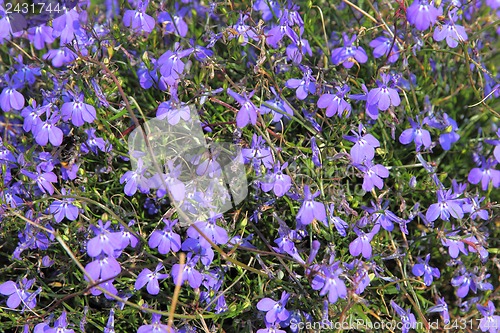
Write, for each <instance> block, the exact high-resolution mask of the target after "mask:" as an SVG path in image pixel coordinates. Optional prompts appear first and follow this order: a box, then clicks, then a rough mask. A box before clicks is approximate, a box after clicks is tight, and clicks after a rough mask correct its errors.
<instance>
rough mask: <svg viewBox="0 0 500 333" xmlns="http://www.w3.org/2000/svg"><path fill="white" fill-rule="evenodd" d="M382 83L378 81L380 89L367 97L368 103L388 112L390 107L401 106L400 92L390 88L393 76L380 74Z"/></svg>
mask: <svg viewBox="0 0 500 333" xmlns="http://www.w3.org/2000/svg"><path fill="white" fill-rule="evenodd" d="M380 76H381V77H382V82H380V81H379V80H377V85H378V88H373V89H372V90H370V92H369V93H368V96H367V97H366V103H367V104H369V105H376V106H377V108H378V109H379V110H381V111H385V110H387V109H388V108H389V107H390V106H398V105H399V104H401V99H400V98H399V94H398V91H397V90H396V89H394V88H391V87H389V86H388V84H389V80H390V79H391V76H390V75H389V74H380Z"/></svg>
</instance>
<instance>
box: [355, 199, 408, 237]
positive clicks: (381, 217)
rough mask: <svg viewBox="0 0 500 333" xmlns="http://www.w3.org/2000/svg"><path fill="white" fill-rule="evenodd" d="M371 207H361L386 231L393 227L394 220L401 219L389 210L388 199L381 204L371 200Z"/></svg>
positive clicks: (399, 220)
mask: <svg viewBox="0 0 500 333" xmlns="http://www.w3.org/2000/svg"><path fill="white" fill-rule="evenodd" d="M371 204H372V207H362V208H363V209H364V210H365V211H366V212H367V213H370V218H371V220H372V221H374V222H375V223H379V224H380V226H381V227H382V228H384V229H385V230H387V231H392V230H393V229H394V224H393V223H394V222H397V223H401V219H400V218H399V217H397V216H396V214H394V213H393V212H391V211H390V210H389V209H388V207H389V200H385V202H384V203H383V204H382V205H381V204H380V203H378V202H377V203H374V202H373V201H372V202H371Z"/></svg>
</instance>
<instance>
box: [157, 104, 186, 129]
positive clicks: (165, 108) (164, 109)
mask: <svg viewBox="0 0 500 333" xmlns="http://www.w3.org/2000/svg"><path fill="white" fill-rule="evenodd" d="M174 103H175V102H172V101H167V102H163V103H161V104H160V105H158V110H157V111H156V117H157V118H158V119H159V120H163V119H165V118H167V121H168V123H169V124H170V125H177V124H178V123H179V121H180V120H181V118H182V119H183V120H184V121H186V122H187V121H189V120H190V119H191V111H190V109H189V106H187V105H185V104H184V103H181V104H180V105H175V104H174Z"/></svg>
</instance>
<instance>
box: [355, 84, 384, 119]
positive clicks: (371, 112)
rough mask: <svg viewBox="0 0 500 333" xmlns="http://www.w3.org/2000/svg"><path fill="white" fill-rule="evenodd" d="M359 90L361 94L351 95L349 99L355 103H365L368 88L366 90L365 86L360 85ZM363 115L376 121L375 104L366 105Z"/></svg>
mask: <svg viewBox="0 0 500 333" xmlns="http://www.w3.org/2000/svg"><path fill="white" fill-rule="evenodd" d="M361 89H362V90H363V94H351V95H349V98H350V99H352V100H355V101H366V99H367V97H368V88H366V86H365V84H362V85H361ZM365 113H366V115H367V116H368V117H370V118H371V119H378V113H379V112H378V107H377V104H371V105H370V104H368V103H366V106H365Z"/></svg>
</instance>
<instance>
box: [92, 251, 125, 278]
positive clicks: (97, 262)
mask: <svg viewBox="0 0 500 333" xmlns="http://www.w3.org/2000/svg"><path fill="white" fill-rule="evenodd" d="M85 271H86V272H87V273H88V275H89V276H90V278H91V279H92V280H94V281H98V280H99V279H101V280H109V279H112V278H114V277H116V276H118V274H120V272H121V271H122V268H121V266H120V263H119V262H118V261H117V260H116V259H115V258H113V257H112V256H106V255H104V254H103V253H102V252H101V254H100V255H99V256H98V257H97V258H95V259H94V260H93V261H91V262H89V263H88V264H87V265H86V266H85ZM85 280H88V278H87V276H85Z"/></svg>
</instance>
